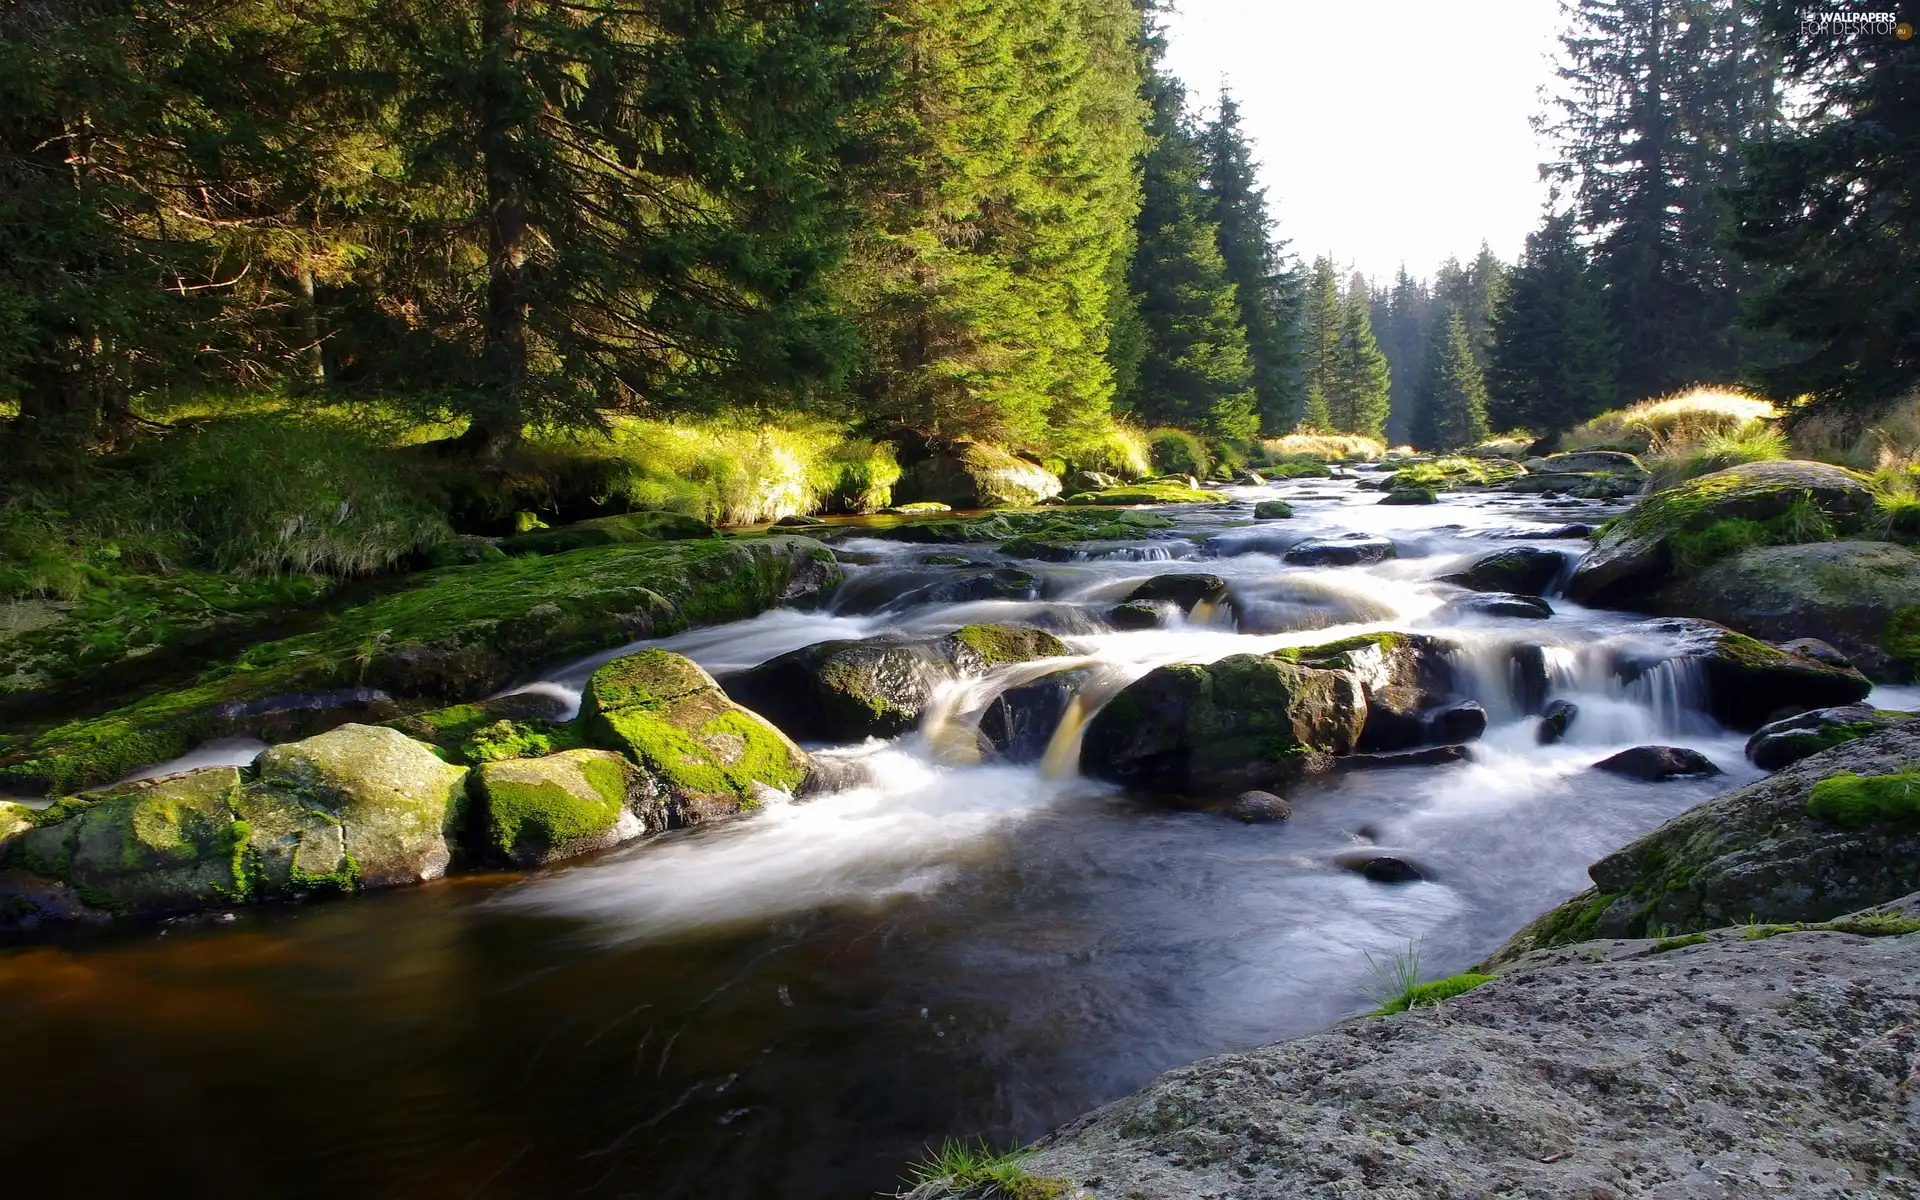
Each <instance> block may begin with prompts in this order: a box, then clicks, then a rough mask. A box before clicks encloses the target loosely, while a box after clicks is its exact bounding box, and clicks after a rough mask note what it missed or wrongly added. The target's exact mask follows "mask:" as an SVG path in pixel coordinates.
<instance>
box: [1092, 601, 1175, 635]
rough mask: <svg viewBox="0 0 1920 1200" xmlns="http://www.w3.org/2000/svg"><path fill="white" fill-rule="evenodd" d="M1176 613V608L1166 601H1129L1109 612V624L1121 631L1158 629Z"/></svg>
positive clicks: (1117, 605)
mask: <svg viewBox="0 0 1920 1200" xmlns="http://www.w3.org/2000/svg"><path fill="white" fill-rule="evenodd" d="M1174 611H1175V609H1174V606H1173V605H1171V604H1168V603H1165V602H1164V601H1163V602H1157V603H1149V602H1147V601H1145V600H1128V601H1126V602H1125V603H1123V604H1116V605H1114V606H1113V608H1112V609H1110V610H1109V611H1108V612H1107V624H1109V625H1111V626H1113V627H1114V628H1115V629H1120V630H1137V629H1158V628H1159V627H1160V626H1161V624H1162V623H1163V622H1164V621H1165V620H1166V618H1167V617H1168V616H1169V615H1171V614H1172V613H1173V612H1174Z"/></svg>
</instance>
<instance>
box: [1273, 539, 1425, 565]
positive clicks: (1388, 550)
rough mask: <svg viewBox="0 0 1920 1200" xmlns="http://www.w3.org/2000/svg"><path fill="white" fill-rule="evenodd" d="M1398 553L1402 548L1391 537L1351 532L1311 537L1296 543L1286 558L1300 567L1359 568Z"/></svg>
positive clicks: (1291, 563)
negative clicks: (1333, 535) (1389, 538)
mask: <svg viewBox="0 0 1920 1200" xmlns="http://www.w3.org/2000/svg"><path fill="white" fill-rule="evenodd" d="M1398 554H1399V549H1398V547H1396V546H1395V545H1394V544H1393V542H1392V541H1390V540H1388V539H1387V538H1383V537H1376V536H1373V535H1370V534H1361V533H1349V534H1345V535H1342V536H1340V537H1324V538H1309V539H1308V540H1307V541H1304V542H1299V543H1296V544H1295V545H1294V546H1293V548H1292V549H1290V550H1288V551H1287V552H1286V554H1285V555H1284V558H1285V559H1286V562H1287V563H1288V564H1289V565H1290V566H1296V567H1358V566H1365V565H1367V564H1369V563H1377V562H1385V561H1386V560H1387V559H1389V558H1394V557H1396V556H1397V555H1398Z"/></svg>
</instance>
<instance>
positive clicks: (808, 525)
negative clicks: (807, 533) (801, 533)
mask: <svg viewBox="0 0 1920 1200" xmlns="http://www.w3.org/2000/svg"><path fill="white" fill-rule="evenodd" d="M773 524H774V526H775V527H776V528H779V529H818V528H820V527H821V526H823V525H825V524H826V521H825V520H823V519H822V518H820V517H810V516H807V515H806V514H805V513H788V514H787V515H786V516H784V517H781V518H779V519H778V520H776V521H775V522H774V523H773Z"/></svg>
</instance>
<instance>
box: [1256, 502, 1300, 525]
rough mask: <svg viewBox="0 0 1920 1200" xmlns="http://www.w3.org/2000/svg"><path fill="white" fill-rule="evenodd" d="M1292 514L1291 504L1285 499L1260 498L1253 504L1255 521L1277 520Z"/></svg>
mask: <svg viewBox="0 0 1920 1200" xmlns="http://www.w3.org/2000/svg"><path fill="white" fill-rule="evenodd" d="M1292 515H1293V505H1291V504H1288V503H1287V502H1286V501H1285V500H1261V501H1258V502H1256V503H1255V504H1254V506H1253V519H1254V520H1256V521H1279V520H1284V519H1285V518H1287V517H1291V516H1292Z"/></svg>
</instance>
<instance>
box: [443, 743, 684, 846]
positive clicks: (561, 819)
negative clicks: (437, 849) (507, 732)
mask: <svg viewBox="0 0 1920 1200" xmlns="http://www.w3.org/2000/svg"><path fill="white" fill-rule="evenodd" d="M473 791H474V796H475V799H477V800H478V801H479V806H480V814H479V815H480V818H481V821H482V823H483V828H484V829H485V836H486V843H487V848H488V849H489V850H490V851H491V852H492V853H494V854H496V855H498V856H499V857H500V858H503V859H505V860H506V861H507V862H510V863H512V864H513V865H514V866H516V867H537V866H540V865H542V864H544V863H550V862H558V861H559V860H561V859H564V858H573V857H575V856H576V855H581V854H586V853H589V852H591V851H594V850H605V849H606V848H608V847H609V846H616V845H618V844H620V843H621V842H624V841H627V840H628V839H630V838H635V837H639V836H640V835H641V834H643V833H649V832H657V831H659V830H661V829H665V828H666V827H667V825H668V822H669V814H668V806H667V803H666V800H665V796H664V795H663V793H662V790H661V788H660V786H659V785H658V784H657V783H656V782H655V781H654V779H653V777H652V776H650V775H648V774H647V773H646V772H644V771H642V770H641V769H640V768H638V767H636V766H634V765H633V764H632V763H631V762H629V761H627V759H625V758H624V757H622V756H621V755H619V754H615V753H614V752H612V751H610V750H568V751H565V752H564V753H561V754H553V755H549V756H547V757H545V758H521V759H508V760H505V761H501V762H490V763H483V764H481V765H480V766H479V767H478V768H477V769H475V771H474V775H473Z"/></svg>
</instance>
